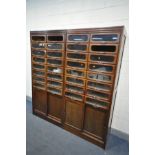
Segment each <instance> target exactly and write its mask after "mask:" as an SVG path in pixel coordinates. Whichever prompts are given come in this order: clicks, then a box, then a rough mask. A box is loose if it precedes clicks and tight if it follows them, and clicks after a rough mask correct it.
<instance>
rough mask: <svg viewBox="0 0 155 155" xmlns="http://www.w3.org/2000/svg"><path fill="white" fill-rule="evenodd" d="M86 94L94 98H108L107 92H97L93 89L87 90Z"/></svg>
mask: <svg viewBox="0 0 155 155" xmlns="http://www.w3.org/2000/svg"><path fill="white" fill-rule="evenodd" d="M87 94H88V95H90V96H93V97H94V98H96V97H99V98H106V99H109V94H106V93H101V92H97V91H94V90H88V91H87Z"/></svg>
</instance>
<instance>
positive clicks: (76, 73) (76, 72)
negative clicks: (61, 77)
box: [66, 68, 86, 78]
mask: <svg viewBox="0 0 155 155" xmlns="http://www.w3.org/2000/svg"><path fill="white" fill-rule="evenodd" d="M66 74H67V75H71V76H76V77H83V78H84V77H85V76H86V72H85V71H81V70H74V69H69V68H67V69H66Z"/></svg>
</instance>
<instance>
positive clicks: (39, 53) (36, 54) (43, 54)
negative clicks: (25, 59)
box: [32, 50, 46, 57]
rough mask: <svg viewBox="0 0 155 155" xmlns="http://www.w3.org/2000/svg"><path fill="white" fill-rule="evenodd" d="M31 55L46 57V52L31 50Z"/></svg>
mask: <svg viewBox="0 0 155 155" xmlns="http://www.w3.org/2000/svg"><path fill="white" fill-rule="evenodd" d="M32 55H34V56H43V57H44V56H45V55H46V51H45V50H32Z"/></svg>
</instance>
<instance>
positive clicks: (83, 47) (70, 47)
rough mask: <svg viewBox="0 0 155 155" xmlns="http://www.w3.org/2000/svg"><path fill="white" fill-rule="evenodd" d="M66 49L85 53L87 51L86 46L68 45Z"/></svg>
mask: <svg viewBox="0 0 155 155" xmlns="http://www.w3.org/2000/svg"><path fill="white" fill-rule="evenodd" d="M67 48H68V49H69V50H78V51H86V50H87V45H78V44H68V45H67Z"/></svg>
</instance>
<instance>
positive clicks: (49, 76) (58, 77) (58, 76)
mask: <svg viewBox="0 0 155 155" xmlns="http://www.w3.org/2000/svg"><path fill="white" fill-rule="evenodd" d="M47 79H49V80H50V79H51V80H54V81H62V80H63V74H59V73H56V74H55V73H47Z"/></svg>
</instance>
